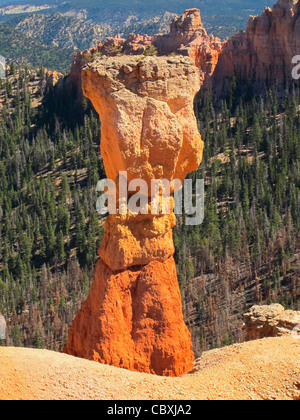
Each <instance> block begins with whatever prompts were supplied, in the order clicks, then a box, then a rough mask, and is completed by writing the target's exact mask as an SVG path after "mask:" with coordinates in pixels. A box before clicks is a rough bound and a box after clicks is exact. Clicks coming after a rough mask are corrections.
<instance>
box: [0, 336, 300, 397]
mask: <svg viewBox="0 0 300 420" xmlns="http://www.w3.org/2000/svg"><path fill="white" fill-rule="evenodd" d="M0 372H1V373H0V400H5V399H9V400H21V399H22V400H49V399H50V400H51V399H52V400H74V399H76V400H78V399H79V400H88V399H92V400H93V399H101V400H139V399H142V400H162V399H167V400H176V399H179V400H198V399H201V400H204V399H205V400H217V399H226V400H232V399H234V400H238V399H242V400H249V399H250V400H261V399H263V400H265V399H266V400H273V399H280V400H282V399H290V400H299V399H300V340H297V339H295V338H293V337H292V336H287V337H281V338H265V339H263V340H257V341H251V342H248V343H243V344H235V345H233V346H230V347H225V348H223V349H218V350H212V351H209V352H207V353H204V354H203V355H202V357H201V358H200V359H198V360H197V362H196V364H195V369H194V372H193V373H190V374H187V375H184V376H183V377H181V378H166V377H159V376H154V375H149V374H143V373H136V372H129V371H127V370H124V369H119V368H115V367H111V366H107V365H101V364H99V363H96V362H91V361H87V360H83V359H78V358H75V357H72V356H68V355H66V354H62V353H55V352H51V351H48V350H35V349H25V348H12V347H1V348H0Z"/></svg>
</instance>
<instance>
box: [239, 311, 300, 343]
mask: <svg viewBox="0 0 300 420" xmlns="http://www.w3.org/2000/svg"><path fill="white" fill-rule="evenodd" d="M244 330H245V334H246V340H247V341H250V340H258V339H261V338H266V337H281V336H283V335H291V334H294V336H295V338H300V312H296V311H290V310H288V311H286V310H285V309H284V307H283V306H282V305H279V304H274V305H263V306H253V307H252V308H251V309H250V312H248V313H246V314H245V315H244Z"/></svg>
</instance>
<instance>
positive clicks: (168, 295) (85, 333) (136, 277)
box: [65, 55, 203, 376]
mask: <svg viewBox="0 0 300 420" xmlns="http://www.w3.org/2000/svg"><path fill="white" fill-rule="evenodd" d="M81 77H82V87H83V92H84V94H85V96H86V97H88V98H89V99H90V100H91V101H92V103H93V105H94V108H95V109H96V111H97V112H98V113H99V116H100V119H101V154H102V157H103V162H104V166H105V170H106V174H107V177H108V178H109V179H111V180H113V181H114V182H115V184H116V185H117V187H119V183H120V178H119V173H120V171H127V181H126V182H127V183H130V181H132V180H135V179H142V180H144V181H145V182H146V184H147V186H148V191H147V193H146V199H147V203H146V206H148V207H149V210H150V207H151V204H152V201H151V198H153V197H152V194H151V180H153V179H157V180H161V179H167V180H168V181H172V180H173V179H175V178H176V179H179V180H181V181H183V180H184V178H185V177H186V175H187V174H188V173H189V172H191V171H193V170H194V169H196V168H197V167H198V166H199V164H200V163H201V160H202V153H203V142H202V140H201V136H200V134H199V131H198V128H197V121H196V118H195V115H194V108H193V100H194V97H195V95H196V93H197V92H198V91H199V88H200V83H201V81H200V75H199V71H198V69H197V68H196V67H195V65H194V63H193V61H192V60H191V59H190V58H189V57H166V56H161V57H155V58H153V57H146V58H145V57H144V58H141V57H139V56H126V55H124V56H120V57H98V58H96V59H95V60H94V61H93V62H91V63H89V64H87V66H86V67H85V68H83V71H82V75H81ZM126 185H127V184H126ZM117 190H118V188H117ZM128 194H129V197H130V196H132V195H133V194H134V193H133V192H128ZM118 198H119V197H118ZM161 199H162V200H164V198H163V197H162V198H161ZM121 204H122V203H120V201H118V202H117V208H116V210H117V214H110V215H109V216H108V218H107V221H106V223H105V234H104V238H103V241H102V244H101V245H100V249H99V256H100V261H99V262H98V264H97V267H96V270H95V278H94V282H93V285H92V289H91V291H90V294H89V297H88V299H87V300H86V302H85V303H84V305H83V307H82V308H81V310H80V312H79V313H78V315H77V317H76V319H75V321H74V323H73V325H72V327H71V330H70V333H69V337H68V343H67V346H66V348H65V352H66V353H68V354H72V355H75V356H79V357H84V358H87V359H91V360H97V361H99V362H101V363H107V364H112V365H114V366H119V367H123V368H127V369H130V370H136V371H143V372H148V373H155V374H158V375H167V376H181V375H182V374H183V373H185V372H187V371H189V370H191V368H192V361H193V359H194V354H193V351H192V342H191V336H190V333H189V331H188V329H187V327H186V325H185V323H184V320H183V314H182V304H181V296H180V291H179V285H178V281H177V274H176V266H175V262H174V259H173V253H174V244H173V239H172V228H173V227H174V226H175V223H176V219H175V215H174V213H173V201H172V199H171V200H170V203H169V205H170V213H169V214H164V213H163V212H159V214H151V213H150V212H149V213H148V214H135V213H130V212H126V214H120V208H121ZM123 204H124V203H123Z"/></svg>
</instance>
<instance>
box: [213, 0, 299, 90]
mask: <svg viewBox="0 0 300 420" xmlns="http://www.w3.org/2000/svg"><path fill="white" fill-rule="evenodd" d="M299 54H300V2H299V1H298V0H294V1H293V0H279V1H278V2H277V3H276V4H275V5H274V6H273V7H272V9H271V8H270V7H267V8H266V9H265V11H264V12H263V14H262V15H260V16H250V18H249V22H248V25H247V29H246V31H240V32H239V33H238V34H235V35H233V36H232V38H231V39H229V40H228V41H227V42H225V43H224V45H223V49H222V53H221V54H220V57H219V61H218V65H217V68H216V71H215V74H214V89H215V90H216V91H220V90H221V89H222V88H224V84H225V85H226V79H227V80H229V79H230V78H231V77H232V74H233V72H234V73H235V74H236V77H237V80H238V81H240V82H244V83H246V82H247V81H248V83H251V87H252V88H253V90H254V91H257V90H260V91H262V90H263V89H265V88H270V87H272V86H275V85H276V86H277V88H278V90H284V89H287V88H288V87H289V86H290V85H291V84H292V83H293V82H294V80H293V78H292V69H293V67H294V66H295V64H292V58H293V57H294V56H296V55H299Z"/></svg>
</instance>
